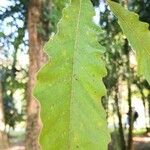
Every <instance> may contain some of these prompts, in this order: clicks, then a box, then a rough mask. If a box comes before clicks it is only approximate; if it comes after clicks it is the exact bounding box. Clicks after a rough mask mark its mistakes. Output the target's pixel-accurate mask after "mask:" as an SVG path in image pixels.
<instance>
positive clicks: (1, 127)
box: [0, 81, 8, 149]
mask: <svg viewBox="0 0 150 150" xmlns="http://www.w3.org/2000/svg"><path fill="white" fill-rule="evenodd" d="M2 91H3V90H2V85H1V81H0V149H4V148H8V138H7V134H6V133H5V117H4V108H3V95H2V93H3V92H2Z"/></svg>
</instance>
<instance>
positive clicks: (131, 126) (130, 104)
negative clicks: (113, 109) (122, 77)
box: [124, 39, 133, 150]
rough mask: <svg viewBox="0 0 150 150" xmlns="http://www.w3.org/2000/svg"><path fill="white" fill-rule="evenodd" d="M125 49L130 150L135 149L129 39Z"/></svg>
mask: <svg viewBox="0 0 150 150" xmlns="http://www.w3.org/2000/svg"><path fill="white" fill-rule="evenodd" d="M124 50H125V51H126V58H127V62H126V64H127V72H128V76H127V89H128V106H129V113H128V117H129V133H128V150H132V149H133V139H132V138H133V112H132V91H131V68H130V48H129V43H128V40H127V39H125V45H124Z"/></svg>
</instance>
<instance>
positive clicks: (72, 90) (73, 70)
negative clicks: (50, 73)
mask: <svg viewBox="0 0 150 150" xmlns="http://www.w3.org/2000/svg"><path fill="white" fill-rule="evenodd" d="M81 1H82V0H80V1H79V13H78V17H77V25H76V30H75V31H76V32H75V33H76V36H75V43H74V51H73V59H72V65H73V66H72V74H71V95H70V104H69V108H70V110H69V111H70V112H69V115H70V116H69V137H68V138H69V149H70V148H71V145H70V144H71V141H70V140H71V138H70V136H71V135H72V133H71V122H72V121H71V114H72V113H71V111H72V110H73V103H74V102H73V98H74V75H75V67H74V66H75V61H76V55H77V51H78V46H77V45H78V37H79V34H80V32H79V24H80V16H81V5H82V2H81Z"/></svg>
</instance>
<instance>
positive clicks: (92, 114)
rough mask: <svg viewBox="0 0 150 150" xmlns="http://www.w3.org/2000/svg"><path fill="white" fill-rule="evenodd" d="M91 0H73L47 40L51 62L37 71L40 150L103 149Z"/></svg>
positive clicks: (101, 70)
mask: <svg viewBox="0 0 150 150" xmlns="http://www.w3.org/2000/svg"><path fill="white" fill-rule="evenodd" d="M93 15H94V10H93V7H92V4H91V2H90V0H72V3H71V4H70V5H69V6H68V7H67V8H65V9H64V11H63V17H62V19H61V20H60V22H59V24H58V32H57V34H56V35H55V36H54V37H53V38H51V39H50V41H49V42H48V43H47V44H46V46H45V50H46V52H47V54H48V55H49V57H50V61H49V62H48V63H47V64H46V65H45V66H44V67H43V68H42V69H41V70H40V72H39V73H38V75H37V83H36V87H35V90H34V95H35V97H36V98H37V99H38V100H39V101H40V104H41V119H42V123H43V129H42V132H41V135H40V144H41V147H42V149H43V150H74V149H80V150H107V147H108V143H109V134H108V129H107V125H106V116H105V112H104V109H103V107H102V104H101V101H100V99H101V97H102V96H103V95H104V94H105V92H106V91H105V87H104V84H103V82H102V78H103V77H104V76H105V75H106V69H105V65H104V63H103V61H102V59H101V56H102V55H103V53H104V49H103V47H101V46H100V45H99V43H98V42H97V39H96V33H97V32H98V30H99V28H98V27H96V26H95V25H94V23H93V22H92V17H93Z"/></svg>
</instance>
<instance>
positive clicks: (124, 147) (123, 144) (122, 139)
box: [115, 85, 126, 150]
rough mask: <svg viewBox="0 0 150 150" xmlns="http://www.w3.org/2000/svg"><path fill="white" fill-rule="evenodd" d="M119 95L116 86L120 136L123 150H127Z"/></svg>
mask: <svg viewBox="0 0 150 150" xmlns="http://www.w3.org/2000/svg"><path fill="white" fill-rule="evenodd" d="M118 93H119V90H118V86H117V85H116V87H115V103H116V110H117V115H118V119H119V134H120V142H121V150H126V142H125V138H124V132H123V125H122V116H121V113H120V109H119V100H118Z"/></svg>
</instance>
